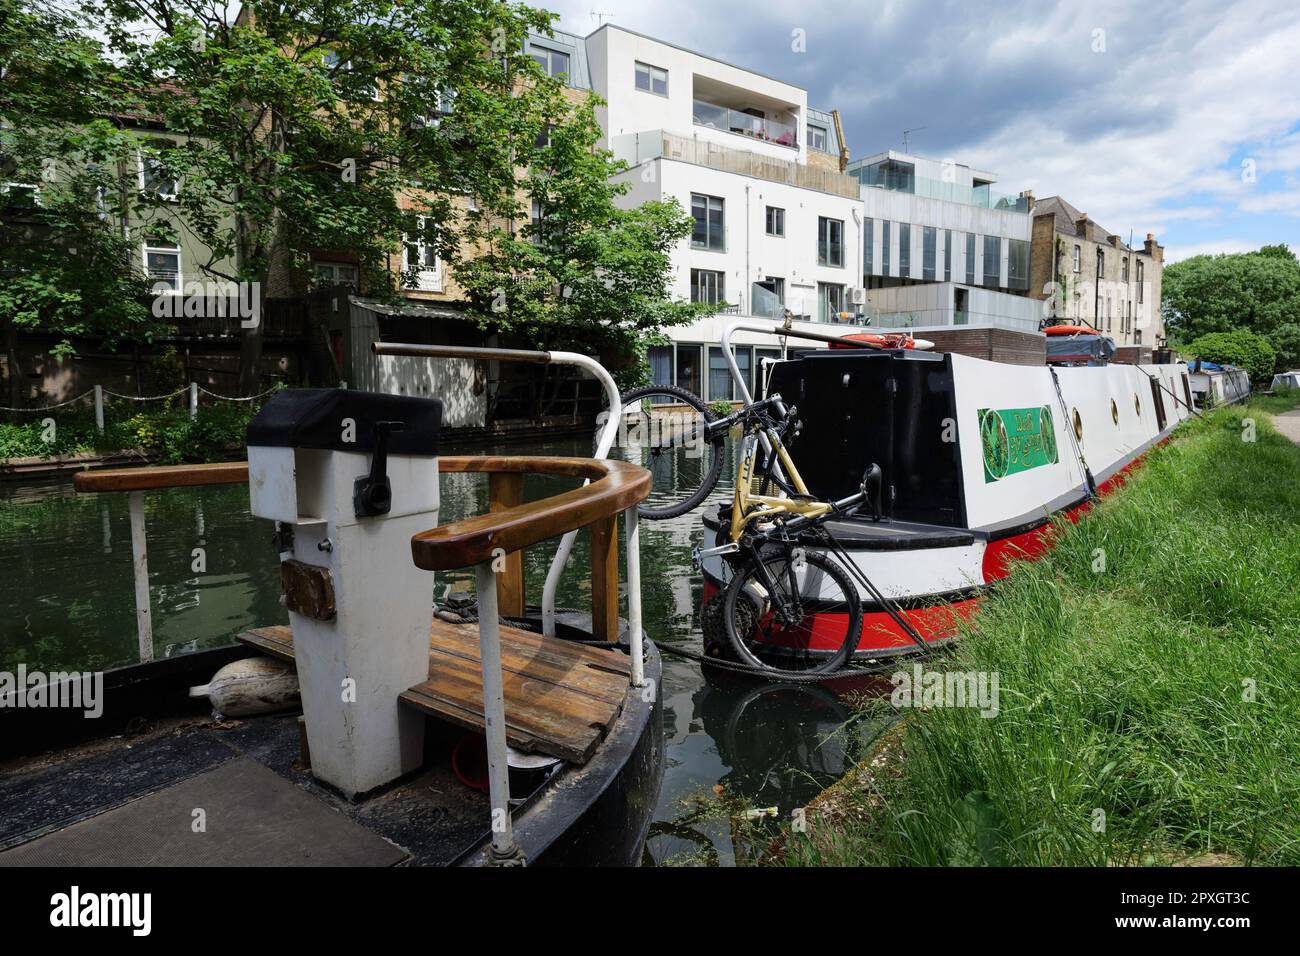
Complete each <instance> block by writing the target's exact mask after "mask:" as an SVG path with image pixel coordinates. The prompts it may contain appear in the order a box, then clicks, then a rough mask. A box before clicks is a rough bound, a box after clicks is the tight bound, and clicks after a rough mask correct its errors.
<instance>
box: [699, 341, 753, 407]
mask: <svg viewBox="0 0 1300 956" xmlns="http://www.w3.org/2000/svg"><path fill="white" fill-rule="evenodd" d="M733 354H734V355H735V356H736V367H737V368H738V369H740V377H741V378H742V379H743V380H744V382H745V387H746V388H748V389H749V391H750V394H751V395H752V394H753V393H754V379H753V376H752V374H751V372H752V369H753V353H752V351H751V350H750V349H749V348H748V347H746V346H743V345H742V346H738V347H735V348H734V351H733ZM737 397H739V396H738V395H737V392H736V386H735V380H734V379H733V378H732V377H731V369H730V368H728V367H727V359H726V356H724V355H723V354H722V349H720V348H718V347H717V346H716V345H715V346H712V347H710V348H709V401H711V402H716V401H719V400H721V401H724V402H729V401H731V400H732V399H733V398H737Z"/></svg>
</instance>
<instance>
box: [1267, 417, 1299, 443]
mask: <svg viewBox="0 0 1300 956" xmlns="http://www.w3.org/2000/svg"><path fill="white" fill-rule="evenodd" d="M1273 425H1274V427H1276V428H1277V430H1278V431H1279V432H1281V433H1282V434H1283V435H1285V436H1286V437H1287V438H1289V439H1291V440H1292V441H1293V442H1295V443H1296V444H1297V445H1300V408H1297V409H1296V410H1295V411H1291V412H1283V413H1282V414H1280V415H1274V416H1273Z"/></svg>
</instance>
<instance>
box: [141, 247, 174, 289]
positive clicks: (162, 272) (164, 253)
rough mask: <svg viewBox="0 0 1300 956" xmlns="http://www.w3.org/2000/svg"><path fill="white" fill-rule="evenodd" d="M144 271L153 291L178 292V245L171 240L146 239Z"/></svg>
mask: <svg viewBox="0 0 1300 956" xmlns="http://www.w3.org/2000/svg"><path fill="white" fill-rule="evenodd" d="M144 273H145V275H146V276H147V277H148V278H149V284H150V287H151V288H152V289H153V290H155V292H179V291H180V290H181V250H180V247H179V246H178V245H176V244H175V243H173V242H163V241H161V240H146V241H145V244H144Z"/></svg>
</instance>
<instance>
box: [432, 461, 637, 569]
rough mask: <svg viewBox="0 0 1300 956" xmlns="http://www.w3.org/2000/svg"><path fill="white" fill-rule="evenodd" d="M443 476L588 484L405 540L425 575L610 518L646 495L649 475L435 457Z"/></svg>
mask: <svg viewBox="0 0 1300 956" xmlns="http://www.w3.org/2000/svg"><path fill="white" fill-rule="evenodd" d="M438 464H439V467H440V468H441V469H442V470H444V471H459V472H486V473H488V474H494V473H495V474H500V473H503V472H505V473H511V474H533V475H560V476H564V477H570V478H588V479H590V480H591V484H589V485H586V486H584V487H581V488H574V489H571V490H570V491H565V492H562V493H561V494H558V495H552V496H551V497H550V498H543V499H541V500H539V501H529V502H526V503H524V504H521V505H516V506H514V507H511V508H504V509H502V510H499V511H492V512H489V513H488V514H483V515H475V516H474V517H472V518H465V519H464V520H462V521H455V522H452V523H451V524H446V525H440V526H438V527H436V528H430V529H429V530H428V531H422V532H420V533H419V534H417V535H415V536H414V537H413V538H411V556H412V557H413V558H414V559H415V563H416V565H417V566H418V567H421V568H424V569H425V570H426V571H450V570H454V569H456V568H467V567H470V566H472V565H475V564H480V563H482V562H484V561H490V560H491V559H492V557H493V555H494V552H496V551H497V549H500V550H501V552H502V553H504V554H509V553H511V552H513V551H519V550H521V549H523V548H526V547H528V546H529V545H530V544H536V543H537V542H539V541H545V540H546V539H547V538H554V537H556V536H557V535H561V534H565V533H566V532H569V531H575V530H577V529H578V528H585V527H587V526H588V525H590V524H592V523H593V522H596V521H601V520H603V519H607V518H611V517H615V516H616V515H618V513H619V512H620V511H625V510H626V509H628V508H630V507H631V506H632V505H635V504H637V503H638V502H640V501H643V500H644V499H645V497H646V496H647V495H648V494H650V472H648V471H646V470H645V469H644V468H642V467H641V466H640V465H633V464H631V463H630V462H626V461H608V460H597V459H592V458H545V457H511V458H504V457H503V458H495V457H478V458H468V457H466V458H457V457H450V458H440V459H439V460H438Z"/></svg>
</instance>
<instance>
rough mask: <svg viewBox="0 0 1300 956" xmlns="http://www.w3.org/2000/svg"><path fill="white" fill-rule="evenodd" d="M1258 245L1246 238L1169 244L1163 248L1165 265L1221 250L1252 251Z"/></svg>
mask: <svg viewBox="0 0 1300 956" xmlns="http://www.w3.org/2000/svg"><path fill="white" fill-rule="evenodd" d="M1259 247H1260V243H1258V242H1251V241H1249V240H1247V239H1210V240H1207V241H1206V242H1193V243H1189V244H1188V245H1185V246H1169V247H1167V248H1166V249H1165V265H1169V264H1170V263H1174V262H1179V261H1181V260H1183V259H1190V258H1191V257H1192V256H1213V255H1218V254H1219V253H1223V252H1227V253H1232V252H1254V251H1255V250H1256V249H1258V248H1259Z"/></svg>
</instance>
